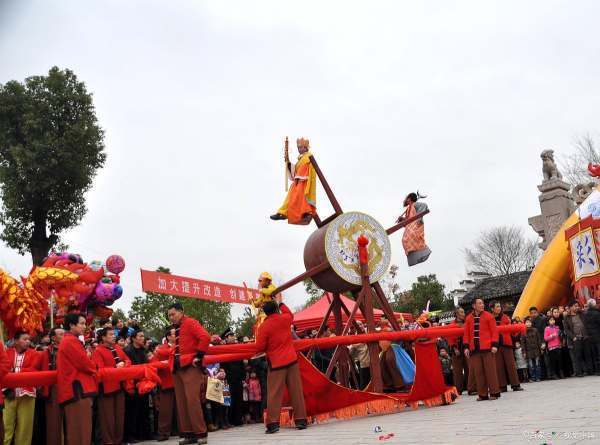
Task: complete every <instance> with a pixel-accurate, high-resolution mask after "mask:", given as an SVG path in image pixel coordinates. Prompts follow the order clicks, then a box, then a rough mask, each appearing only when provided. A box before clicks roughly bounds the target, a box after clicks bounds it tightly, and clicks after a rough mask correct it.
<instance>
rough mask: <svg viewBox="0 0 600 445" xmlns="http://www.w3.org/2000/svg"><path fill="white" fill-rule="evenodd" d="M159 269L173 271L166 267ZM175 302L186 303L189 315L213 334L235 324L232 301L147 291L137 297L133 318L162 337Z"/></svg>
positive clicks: (132, 305)
mask: <svg viewBox="0 0 600 445" xmlns="http://www.w3.org/2000/svg"><path fill="white" fill-rule="evenodd" d="M157 272H162V273H171V272H170V270H169V269H168V268H166V267H159V268H158V269H157ZM175 302H179V303H181V304H182V305H183V308H184V311H185V314H186V315H188V316H190V317H192V318H195V319H196V320H198V321H199V322H200V323H202V326H204V328H205V329H206V330H207V331H208V332H209V333H211V334H218V335H220V334H221V333H222V332H223V331H224V330H225V329H227V328H228V327H229V326H230V325H231V323H232V320H231V303H221V302H218V301H208V300H197V299H195V298H185V297H177V296H174V295H165V294H158V293H155V292H146V293H145V295H138V296H136V297H135V298H134V299H133V303H132V304H131V310H130V311H129V317H130V318H133V319H134V320H136V321H138V322H139V324H140V325H141V326H142V328H143V329H144V331H145V332H146V333H147V335H150V336H152V337H154V338H155V339H159V338H162V335H163V332H164V328H165V327H166V326H167V325H168V324H169V321H168V318H167V310H168V308H169V306H170V305H171V304H173V303H175Z"/></svg>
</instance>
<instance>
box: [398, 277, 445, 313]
mask: <svg viewBox="0 0 600 445" xmlns="http://www.w3.org/2000/svg"><path fill="white" fill-rule="evenodd" d="M444 288H445V286H444V285H443V284H441V283H440V282H439V281H438V280H437V277H436V276H435V274H431V275H422V276H420V277H417V281H416V282H415V283H413V284H412V286H411V289H410V290H409V291H400V290H399V287H396V288H395V292H394V293H393V294H392V295H393V296H392V297H391V298H390V300H391V301H390V304H391V305H392V308H393V309H394V311H398V312H409V313H411V314H415V313H416V314H420V313H421V312H422V311H423V310H424V309H425V308H426V307H427V301H431V302H430V304H429V310H431V311H435V310H450V309H452V305H453V303H452V299H451V298H448V297H446V295H445V293H444Z"/></svg>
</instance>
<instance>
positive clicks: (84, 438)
mask: <svg viewBox="0 0 600 445" xmlns="http://www.w3.org/2000/svg"><path fill="white" fill-rule="evenodd" d="M64 326H65V328H66V330H67V332H65V335H64V337H63V339H62V341H61V342H60V346H59V347H58V356H57V358H56V371H57V376H56V378H57V383H56V390H57V399H58V403H59V404H61V405H62V407H63V413H64V416H65V438H66V441H65V442H66V443H69V444H88V443H91V440H92V401H93V397H95V396H96V392H97V390H98V388H97V385H96V378H95V375H96V365H95V364H94V362H92V361H91V360H90V359H89V357H88V356H87V353H86V352H85V348H84V347H83V344H82V343H81V341H80V340H79V336H82V335H83V333H84V331H85V317H84V316H83V315H81V314H67V315H66V316H65V322H64Z"/></svg>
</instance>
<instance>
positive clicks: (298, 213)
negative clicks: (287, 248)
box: [271, 138, 317, 225]
mask: <svg viewBox="0 0 600 445" xmlns="http://www.w3.org/2000/svg"><path fill="white" fill-rule="evenodd" d="M296 145H297V146H298V153H300V155H299V156H298V162H297V163H296V164H292V163H291V162H290V159H289V156H288V151H287V138H286V146H285V164H286V175H289V179H290V180H291V181H292V186H291V187H290V190H289V192H288V194H287V196H286V198H285V201H284V202H283V205H282V206H281V207H280V208H279V210H277V213H275V214H274V215H271V219H272V220H281V219H287V220H288V223H289V224H299V225H307V224H310V222H311V220H312V217H313V215H315V214H316V213H317V209H316V206H317V174H316V172H315V169H314V167H313V165H312V164H311V162H310V157H311V156H312V155H311V153H310V151H308V150H309V146H310V143H309V141H308V139H304V138H299V139H296Z"/></svg>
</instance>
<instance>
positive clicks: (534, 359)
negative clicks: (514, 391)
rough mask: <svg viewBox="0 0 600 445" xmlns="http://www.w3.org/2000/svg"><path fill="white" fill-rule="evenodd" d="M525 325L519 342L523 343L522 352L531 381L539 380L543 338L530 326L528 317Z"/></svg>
mask: <svg viewBox="0 0 600 445" xmlns="http://www.w3.org/2000/svg"><path fill="white" fill-rule="evenodd" d="M525 326H526V327H527V331H526V332H525V334H524V335H523V336H522V337H521V344H522V345H523V352H524V354H525V359H526V360H527V365H528V366H529V377H530V378H531V380H532V381H533V382H539V381H540V378H541V373H542V370H541V365H540V359H541V356H542V341H543V340H542V338H541V336H540V333H539V332H538V331H537V329H536V328H534V327H533V326H532V324H531V319H530V318H529V317H527V318H526V319H525Z"/></svg>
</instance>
